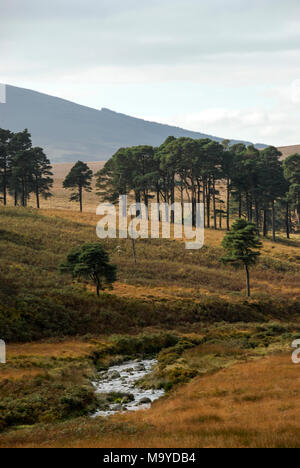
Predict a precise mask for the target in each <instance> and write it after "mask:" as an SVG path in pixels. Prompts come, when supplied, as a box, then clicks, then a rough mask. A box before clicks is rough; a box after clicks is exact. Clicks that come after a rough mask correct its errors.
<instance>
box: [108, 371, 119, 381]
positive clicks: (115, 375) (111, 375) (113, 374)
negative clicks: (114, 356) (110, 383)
mask: <svg viewBox="0 0 300 468" xmlns="http://www.w3.org/2000/svg"><path fill="white" fill-rule="evenodd" d="M107 377H108V378H109V379H110V380H112V379H119V378H120V377H121V375H120V373H119V372H118V371H116V370H115V371H111V372H109V373H108V374H107Z"/></svg>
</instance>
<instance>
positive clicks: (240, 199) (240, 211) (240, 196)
mask: <svg viewBox="0 0 300 468" xmlns="http://www.w3.org/2000/svg"><path fill="white" fill-rule="evenodd" d="M241 217H242V195H241V194H240V193H239V219H241Z"/></svg>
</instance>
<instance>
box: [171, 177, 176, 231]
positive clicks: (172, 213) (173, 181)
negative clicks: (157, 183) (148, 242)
mask: <svg viewBox="0 0 300 468" xmlns="http://www.w3.org/2000/svg"><path fill="white" fill-rule="evenodd" d="M174 203H175V175H174V174H172V181H171V205H173V204H174ZM174 220H175V213H174V210H171V223H172V224H174Z"/></svg>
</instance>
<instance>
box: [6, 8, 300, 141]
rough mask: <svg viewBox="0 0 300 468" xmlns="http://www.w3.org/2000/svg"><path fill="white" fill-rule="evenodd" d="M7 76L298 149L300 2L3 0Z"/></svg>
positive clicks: (147, 115) (148, 115) (137, 112)
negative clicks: (294, 146) (295, 146)
mask: <svg viewBox="0 0 300 468" xmlns="http://www.w3.org/2000/svg"><path fill="white" fill-rule="evenodd" d="M0 50H1V53H0V83H6V84H10V85H14V86H20V87H24V88H29V89H33V90H36V91H40V92H44V93H47V94H51V95H54V96H58V97H62V98H65V99H69V100H71V101H74V102H77V103H79V104H84V105H87V106H90V107H94V108H97V109H100V108H102V107H106V108H109V109H111V110H115V111H117V112H122V113H125V114H128V115H133V116H136V117H140V118H143V119H147V120H153V121H158V122H162V123H168V124H171V125H177V126H180V127H183V128H187V129H190V130H195V131H199V132H203V133H208V134H211V135H216V136H220V137H224V138H234V139H244V140H248V141H252V142H255V143H258V142H259V143H266V144H272V145H276V146H283V145H293V144H300V125H299V124H300V1H299V0H284V1H283V0H85V1H83V0H51V1H49V0H26V1H25V0H0Z"/></svg>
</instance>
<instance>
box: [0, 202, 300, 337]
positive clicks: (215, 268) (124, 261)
mask: <svg viewBox="0 0 300 468" xmlns="http://www.w3.org/2000/svg"><path fill="white" fill-rule="evenodd" d="M0 217H1V220H2V223H1V239H0V249H1V267H0V278H1V283H0V298H1V313H0V323H1V330H2V337H3V338H4V339H6V340H9V341H11V340H22V341H26V340H32V339H40V338H43V337H47V336H53V335H55V336H56V335H59V336H61V335H65V334H67V335H77V334H80V335H83V334H86V333H111V332H113V331H116V332H119V331H121V330H123V331H130V330H134V329H136V328H142V327H144V326H154V325H156V326H160V325H164V326H172V325H173V324H182V325H184V324H186V323H191V324H197V323H199V322H201V321H213V320H219V321H220V320H229V321H238V320H258V319H259V320H265V319H267V318H272V317H275V318H276V317H277V318H281V317H285V318H286V317H289V316H294V315H295V314H297V313H298V312H299V283H300V256H299V247H298V246H299V240H298V239H297V238H294V239H293V240H291V241H289V242H287V241H285V240H281V241H280V240H279V241H278V243H277V244H276V245H273V244H271V243H269V242H268V241H267V242H265V244H264V249H263V255H262V258H261V260H260V263H259V264H258V266H257V267H256V268H255V269H254V270H253V272H252V278H253V281H252V283H253V297H252V299H251V301H248V302H247V301H245V296H244V294H245V292H244V272H243V271H241V270H235V269H233V268H231V267H225V266H222V265H221V264H220V262H219V257H220V256H221V255H222V249H221V247H220V242H221V239H222V236H223V235H224V233H222V232H213V231H207V232H206V245H205V246H204V248H203V249H201V250H200V251H195V252H192V253H191V252H190V251H187V250H185V248H184V244H183V243H182V242H178V241H174V240H169V241H168V240H139V241H138V242H137V257H138V263H137V265H136V266H135V265H134V263H133V260H132V252H131V242H130V241H129V240H106V241H104V244H105V246H106V248H107V249H108V251H109V252H110V256H111V260H112V262H113V263H115V264H116V265H117V267H118V282H117V284H116V285H115V289H114V290H113V291H111V292H108V293H106V294H103V295H102V297H101V298H100V299H99V300H98V299H97V298H96V297H95V294H94V291H93V288H92V286H91V285H90V284H88V283H86V284H85V283H82V282H81V283H78V282H73V281H72V279H71V278H69V277H65V276H61V275H60V274H59V272H58V265H59V263H60V262H61V261H62V260H63V259H64V258H65V255H66V253H67V251H68V250H69V249H70V248H71V247H72V246H75V245H79V244H82V243H84V242H87V241H95V240H96V239H97V238H96V235H95V225H96V222H97V217H96V216H95V215H91V214H88V213H87V214H84V215H82V216H80V215H79V214H78V215H77V219H76V215H75V214H74V213H73V212H68V211H67V212H63V211H56V212H53V211H50V212H44V214H41V213H38V212H37V211H36V210H33V209H32V210H31V209H22V208H17V209H15V208H6V209H4V208H1V209H0ZM117 246H119V247H118V248H117Z"/></svg>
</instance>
